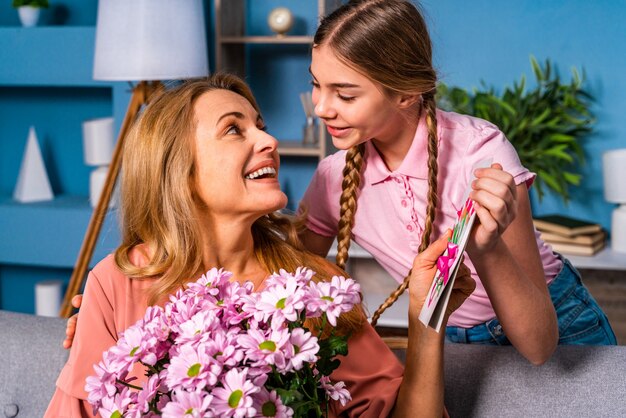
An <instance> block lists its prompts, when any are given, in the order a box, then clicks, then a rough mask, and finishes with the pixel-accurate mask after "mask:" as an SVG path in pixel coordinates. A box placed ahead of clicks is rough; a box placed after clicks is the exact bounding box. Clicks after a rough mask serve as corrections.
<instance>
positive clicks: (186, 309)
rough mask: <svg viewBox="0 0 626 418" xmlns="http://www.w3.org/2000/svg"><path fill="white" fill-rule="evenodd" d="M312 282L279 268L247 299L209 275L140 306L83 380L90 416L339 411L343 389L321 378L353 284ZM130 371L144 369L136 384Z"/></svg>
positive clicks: (338, 349) (308, 273)
mask: <svg viewBox="0 0 626 418" xmlns="http://www.w3.org/2000/svg"><path fill="white" fill-rule="evenodd" d="M314 274H315V273H314V272H313V271H312V270H309V269H306V268H298V269H297V270H296V272H295V273H288V272H286V271H284V270H281V271H280V272H279V273H277V274H273V275H272V276H271V277H269V278H268V279H267V280H266V282H265V288H264V289H263V290H262V291H260V292H253V291H252V290H253V285H252V283H250V282H246V283H245V284H239V283H238V282H236V281H231V280H230V278H231V276H232V274H231V273H230V272H227V271H224V270H222V269H219V270H218V269H212V270H210V271H208V272H207V273H206V274H204V275H203V276H202V277H201V278H200V279H198V281H196V282H193V283H188V285H187V286H186V287H185V289H183V290H179V291H178V292H177V293H176V294H175V295H173V296H171V297H170V301H169V302H168V303H167V304H165V306H164V307H163V308H161V307H158V306H152V307H149V308H148V309H147V311H146V314H145V316H144V318H143V319H141V320H139V321H138V322H137V323H136V324H135V325H133V326H131V327H130V328H128V329H127V330H126V331H124V332H123V333H122V334H120V338H119V340H118V342H117V344H116V345H115V346H113V347H112V348H110V349H109V350H108V351H106V352H105V353H104V355H103V359H102V361H101V362H99V363H98V364H97V365H95V366H94V369H95V372H96V374H95V375H94V376H90V377H88V378H87V383H86V386H85V390H86V391H87V392H88V394H89V397H88V400H89V402H90V403H91V404H92V405H93V408H94V414H95V413H96V412H99V413H100V414H101V416H103V417H105V418H109V417H112V418H121V417H133V418H134V417H158V416H162V417H183V416H193V417H211V416H224V417H231V416H235V417H252V416H265V417H291V416H323V415H325V414H326V413H327V408H328V402H329V399H333V400H336V401H338V402H341V403H342V404H345V403H346V402H347V401H349V400H350V399H351V398H350V394H349V393H348V391H347V389H346V388H345V384H344V383H343V382H331V380H330V377H329V376H330V374H331V372H332V371H333V370H334V369H336V368H337V367H338V366H339V360H338V359H336V358H335V357H336V356H337V355H346V354H347V339H348V336H347V335H337V333H335V332H334V331H335V328H334V327H335V326H336V324H337V318H338V316H339V315H340V314H342V313H344V312H348V311H350V310H351V309H352V308H353V306H354V305H355V304H358V303H359V302H360V293H359V286H358V284H357V283H355V282H354V281H353V280H352V279H346V278H344V277H339V276H335V277H333V278H332V280H331V281H329V282H318V283H316V282H313V281H311V277H312V276H313V275H314ZM311 318H316V319H313V320H311ZM305 320H308V321H307V325H309V324H311V323H313V324H316V325H315V326H313V327H311V328H313V329H309V328H307V326H305ZM134 367H142V368H143V369H145V376H146V378H145V381H143V382H137V381H135V378H133V377H132V375H133V374H136V373H137V371H136V370H135V372H134V373H131V371H132V370H133V368H134Z"/></svg>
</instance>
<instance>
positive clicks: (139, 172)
mask: <svg viewBox="0 0 626 418" xmlns="http://www.w3.org/2000/svg"><path fill="white" fill-rule="evenodd" d="M217 89H223V90H229V91H232V92H234V93H236V94H239V95H241V96H242V97H244V98H245V99H247V100H248V101H249V102H250V104H251V105H252V106H253V107H254V108H255V109H256V110H257V111H259V107H258V105H257V102H256V100H255V99H254V96H253V95H252V92H251V91H250V88H249V87H248V86H247V85H246V83H245V82H243V81H242V80H241V79H239V78H238V77H236V76H233V75H228V74H215V75H212V76H210V77H208V78H201V79H193V80H189V81H186V82H184V83H182V84H180V85H178V86H175V87H172V88H169V89H164V91H163V92H161V93H160V94H158V95H157V97H156V98H154V99H152V100H151V102H150V104H149V105H148V106H147V107H146V109H145V110H144V111H143V113H142V114H141V115H140V117H139V118H138V120H137V121H136V122H135V124H134V125H133V127H132V129H131V131H130V132H129V135H128V137H127V138H126V142H125V144H124V154H123V170H122V178H121V207H120V215H121V221H122V222H121V225H122V243H121V245H120V246H119V247H118V248H117V250H116V251H115V262H116V264H117V265H118V267H119V268H120V269H121V271H122V272H123V273H124V274H125V275H127V276H128V277H132V278H133V279H147V278H155V279H157V280H155V283H154V285H153V286H152V287H151V288H150V293H149V303H150V304H155V303H157V302H158V301H159V300H161V299H162V298H163V297H164V296H165V295H168V294H171V293H173V292H175V291H176V290H177V289H179V288H181V287H182V286H184V284H186V283H187V282H189V281H191V280H192V279H193V278H196V277H198V276H199V275H200V274H202V273H203V272H204V271H206V270H208V269H209V268H211V267H221V266H204V265H203V261H202V250H201V246H200V243H201V238H200V224H199V222H198V220H197V216H196V212H195V210H194V208H195V207H196V205H197V204H198V203H196V202H197V201H198V200H197V197H196V195H195V190H194V175H195V171H196V164H195V156H194V149H195V148H194V146H193V135H194V132H195V126H196V121H195V118H194V106H195V102H196V100H197V99H198V98H199V97H200V96H201V95H203V94H204V93H206V92H209V91H212V90H217ZM301 227H302V221H301V220H294V219H292V218H289V217H285V216H282V215H279V214H275V213H272V214H268V215H266V216H263V217H261V218H260V219H258V220H257V221H256V222H255V223H254V224H253V227H252V234H253V238H254V247H255V254H256V256H257V258H258V260H259V261H260V262H261V263H262V264H263V265H264V267H265V268H266V270H267V272H268V273H269V272H275V271H278V270H279V269H281V268H282V269H286V270H288V271H295V269H296V268H297V267H298V266H307V267H309V268H311V269H313V270H314V271H316V273H317V274H316V275H315V276H314V279H315V280H328V279H329V278H330V276H331V275H335V274H338V275H344V276H345V275H346V273H345V272H343V271H342V270H341V269H339V268H337V267H336V266H334V265H333V264H332V263H329V262H327V261H326V260H325V259H322V258H320V257H317V256H315V255H313V254H311V253H309V252H307V251H305V250H304V248H303V246H302V244H301V242H300V241H299V239H298V234H297V230H298V228H301ZM140 244H144V245H146V246H147V248H149V253H150V254H149V261H148V263H147V264H146V265H143V266H136V265H134V264H133V263H132V262H131V260H130V259H129V254H130V251H131V250H132V249H133V248H135V247H136V246H138V245H140ZM363 319H364V314H363V313H362V311H361V308H360V307H358V308H357V309H355V310H353V311H352V312H350V313H348V314H346V315H343V316H342V318H340V323H339V329H340V330H341V331H345V332H349V331H351V330H355V329H357V328H358V327H359V325H360V324H361V321H362V320H363Z"/></svg>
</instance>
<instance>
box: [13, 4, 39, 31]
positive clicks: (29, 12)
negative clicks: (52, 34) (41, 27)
mask: <svg viewBox="0 0 626 418" xmlns="http://www.w3.org/2000/svg"><path fill="white" fill-rule="evenodd" d="M40 12H41V8H39V7H32V6H20V7H18V8H17V14H18V15H19V17H20V22H22V26H24V27H25V28H31V27H33V26H37V22H38V21H39V13H40Z"/></svg>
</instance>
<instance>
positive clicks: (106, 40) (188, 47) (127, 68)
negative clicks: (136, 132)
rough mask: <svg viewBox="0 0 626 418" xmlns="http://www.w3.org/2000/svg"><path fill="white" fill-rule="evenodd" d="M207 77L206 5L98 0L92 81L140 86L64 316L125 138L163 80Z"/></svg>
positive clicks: (196, 0) (195, 0)
mask: <svg viewBox="0 0 626 418" xmlns="http://www.w3.org/2000/svg"><path fill="white" fill-rule="evenodd" d="M208 73H209V68H208V59H207V44H206V28H205V23H204V10H203V1H202V0H99V1H98V18H97V23H96V45H95V57H94V69H93V78H94V79H95V80H104V81H129V82H136V84H135V85H134V86H133V89H132V96H131V99H130V103H129V105H128V109H127V111H126V115H125V117H124V121H123V123H122V127H121V129H120V133H119V135H118V138H117V143H116V145H115V149H114V151H113V156H112V158H111V164H110V166H109V170H108V173H107V177H106V180H105V184H104V186H103V188H102V191H101V193H100V198H99V200H98V204H97V205H96V207H95V209H94V212H93V214H92V216H91V219H90V221H89V225H88V227H87V231H86V233H85V238H84V239H83V243H82V246H81V249H80V253H79V255H78V259H77V261H76V264H75V266H74V271H73V272H72V277H71V278H70V283H69V285H68V287H67V291H66V293H65V297H64V301H63V306H62V307H61V312H60V315H61V316H63V317H69V316H70V315H71V313H72V306H71V299H72V297H73V296H74V295H76V294H77V293H78V292H79V290H80V288H81V287H82V284H83V281H84V279H85V276H86V272H87V267H88V264H89V261H90V260H91V256H92V255H93V250H94V248H95V244H96V241H97V238H98V235H99V233H100V228H101V226H102V223H103V221H104V217H105V215H106V211H107V208H108V206H109V201H110V199H111V194H112V192H113V188H114V186H115V182H116V180H117V174H118V172H119V170H120V165H121V160H122V152H121V151H122V149H123V142H124V137H125V136H126V133H127V131H128V129H129V128H130V126H131V125H132V123H133V121H134V120H135V118H136V116H137V114H138V113H139V110H140V109H141V106H143V105H144V104H147V103H148V102H149V100H150V96H151V95H152V94H154V93H155V92H156V91H158V90H160V89H162V88H163V84H162V83H161V80H178V79H185V78H191V77H199V76H206V75H208Z"/></svg>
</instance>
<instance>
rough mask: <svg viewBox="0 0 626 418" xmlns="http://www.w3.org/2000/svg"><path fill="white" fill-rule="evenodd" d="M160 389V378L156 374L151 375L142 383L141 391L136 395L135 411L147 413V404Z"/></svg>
mask: <svg viewBox="0 0 626 418" xmlns="http://www.w3.org/2000/svg"><path fill="white" fill-rule="evenodd" d="M160 387H161V378H160V377H159V375H158V374H153V375H152V376H150V377H149V378H148V380H146V381H145V382H144V384H143V387H142V390H141V391H139V393H138V394H137V409H138V410H139V411H140V412H148V410H149V407H150V406H149V405H148V403H149V402H150V401H152V399H154V397H155V396H156V394H157V391H158V390H159V388H160Z"/></svg>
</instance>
